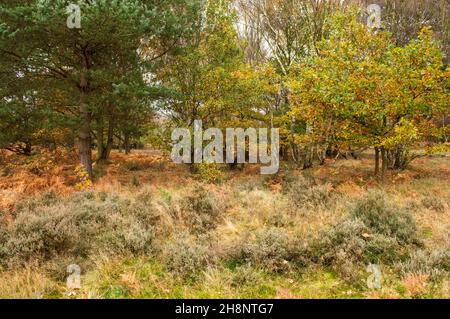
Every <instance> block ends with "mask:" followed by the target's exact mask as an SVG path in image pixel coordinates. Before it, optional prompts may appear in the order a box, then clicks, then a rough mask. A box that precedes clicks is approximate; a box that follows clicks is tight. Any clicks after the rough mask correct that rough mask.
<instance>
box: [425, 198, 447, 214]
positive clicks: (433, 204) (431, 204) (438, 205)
mask: <svg viewBox="0 0 450 319" xmlns="http://www.w3.org/2000/svg"><path fill="white" fill-rule="evenodd" d="M421 204H422V206H423V207H425V208H427V209H430V210H434V211H436V212H441V213H442V212H444V211H445V209H446V206H445V203H444V201H443V200H442V199H440V198H439V197H435V196H428V197H424V198H423V199H422V201H421Z"/></svg>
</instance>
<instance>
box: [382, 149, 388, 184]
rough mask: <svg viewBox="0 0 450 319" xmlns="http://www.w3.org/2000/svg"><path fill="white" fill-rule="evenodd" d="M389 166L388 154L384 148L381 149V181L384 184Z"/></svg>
mask: <svg viewBox="0 0 450 319" xmlns="http://www.w3.org/2000/svg"><path fill="white" fill-rule="evenodd" d="M387 166H388V159H387V152H386V149H385V148H384V147H382V148H381V181H383V182H384V180H385V178H386V172H387Z"/></svg>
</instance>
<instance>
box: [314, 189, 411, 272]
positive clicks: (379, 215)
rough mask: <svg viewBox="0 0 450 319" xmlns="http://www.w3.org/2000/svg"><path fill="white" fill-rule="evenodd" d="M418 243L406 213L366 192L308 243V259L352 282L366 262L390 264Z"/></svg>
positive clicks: (376, 195)
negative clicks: (309, 246)
mask: <svg viewBox="0 0 450 319" xmlns="http://www.w3.org/2000/svg"><path fill="white" fill-rule="evenodd" d="M416 244H419V241H418V237H417V233H416V226H415V222H414V220H413V218H412V216H410V215H409V214H408V213H406V212H405V211H403V209H402V208H401V207H399V206H397V205H395V204H393V203H392V202H389V201H387V200H386V198H385V196H384V194H383V193H381V192H369V194H368V195H366V196H364V197H362V198H360V199H358V200H357V201H356V203H354V204H353V205H352V206H351V207H350V214H349V216H348V217H347V218H345V219H343V220H341V221H340V222H338V223H336V224H335V225H333V226H331V227H330V228H329V229H327V230H325V231H323V232H322V233H321V234H320V235H319V237H318V238H317V239H316V240H315V241H314V242H313V243H312V256H311V257H312V259H313V260H315V261H316V262H319V263H321V264H323V265H326V266H329V267H331V268H333V269H335V270H336V271H338V272H339V273H340V274H341V275H342V276H343V277H344V279H350V280H354V279H355V277H357V276H358V272H359V270H360V269H361V268H362V266H364V265H368V264H369V263H383V264H393V263H396V262H400V261H401V260H403V259H405V258H406V257H407V255H408V252H409V250H410V249H412V248H413V247H414V245H416Z"/></svg>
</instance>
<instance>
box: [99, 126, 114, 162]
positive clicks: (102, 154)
mask: <svg viewBox="0 0 450 319" xmlns="http://www.w3.org/2000/svg"><path fill="white" fill-rule="evenodd" d="M113 135H114V124H113V121H112V120H111V119H110V121H109V124H108V135H107V136H106V144H105V143H104V126H103V121H102V122H101V125H100V128H99V132H98V137H97V139H98V140H99V141H98V143H99V145H98V159H99V160H100V161H106V160H108V158H109V155H110V154H111V149H112V143H113Z"/></svg>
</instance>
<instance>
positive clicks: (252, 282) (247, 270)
mask: <svg viewBox="0 0 450 319" xmlns="http://www.w3.org/2000/svg"><path fill="white" fill-rule="evenodd" d="M262 279H263V275H262V272H261V270H259V269H255V268H254V267H252V266H251V265H248V264H245V265H240V266H238V267H236V269H235V270H234V272H233V279H232V285H233V286H234V287H239V286H256V285H259V284H260V283H261V282H262Z"/></svg>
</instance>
